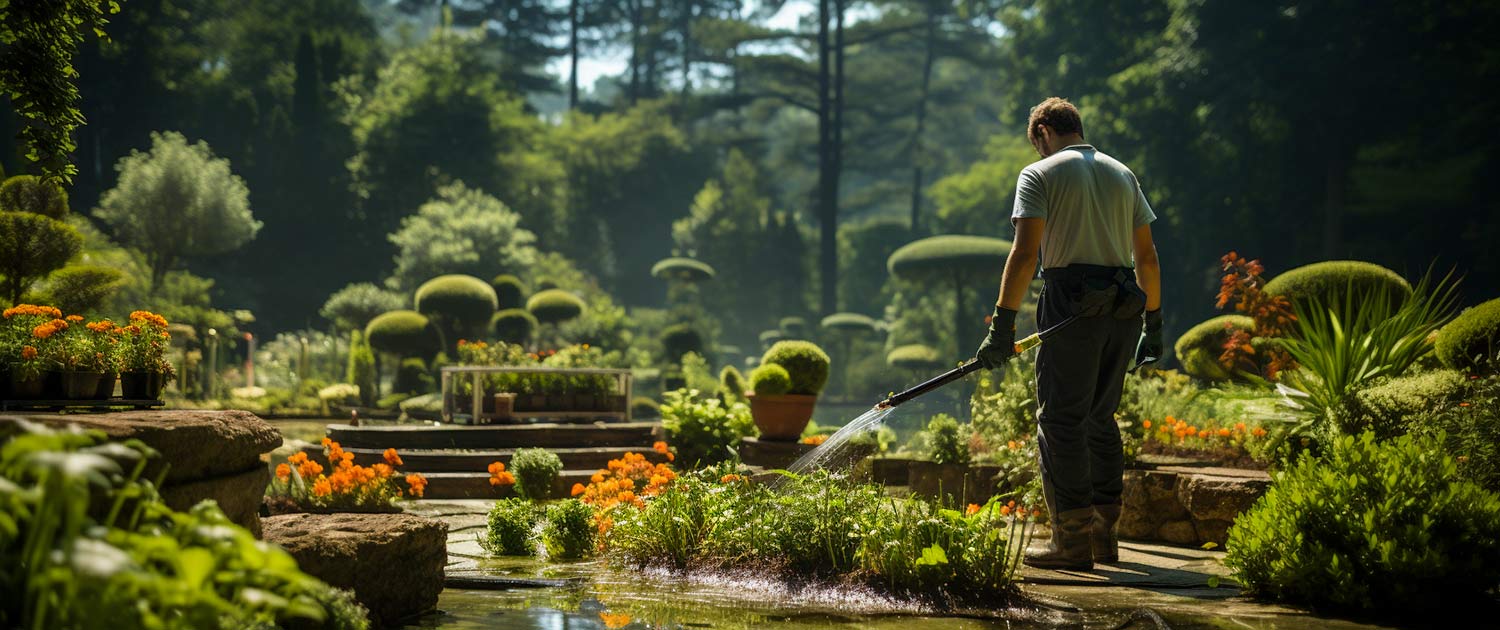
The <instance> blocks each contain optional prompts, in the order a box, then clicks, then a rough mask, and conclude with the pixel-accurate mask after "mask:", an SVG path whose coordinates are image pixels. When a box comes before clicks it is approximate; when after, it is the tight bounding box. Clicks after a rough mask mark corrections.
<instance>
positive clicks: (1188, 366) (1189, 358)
mask: <svg viewBox="0 0 1500 630" xmlns="http://www.w3.org/2000/svg"><path fill="white" fill-rule="evenodd" d="M1235 330H1243V331H1246V332H1249V331H1252V330H1255V320H1253V319H1250V318H1249V317H1246V316H1244V315H1220V316H1218V317H1215V318H1213V319H1210V320H1208V321H1206V322H1203V323H1201V324H1198V325H1197V326H1194V327H1192V328H1189V329H1188V330H1187V332H1185V333H1182V336H1180V337H1178V338H1177V344H1176V345H1175V346H1174V349H1175V351H1176V353H1177V362H1178V363H1179V364H1181V365H1182V371H1183V372H1184V373H1186V374H1190V375H1192V376H1195V377H1197V378H1200V379H1203V380H1205V381H1225V380H1229V378H1230V376H1231V375H1230V373H1229V371H1228V370H1226V369H1224V366H1222V365H1220V364H1219V355H1221V354H1223V353H1224V342H1225V341H1226V340H1228V339H1229V335H1230V333H1231V332H1233V331H1235Z"/></svg>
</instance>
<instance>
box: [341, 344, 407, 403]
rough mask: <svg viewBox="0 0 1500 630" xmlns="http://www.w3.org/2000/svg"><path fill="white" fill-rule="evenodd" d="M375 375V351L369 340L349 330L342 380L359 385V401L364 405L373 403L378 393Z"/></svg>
mask: <svg viewBox="0 0 1500 630" xmlns="http://www.w3.org/2000/svg"><path fill="white" fill-rule="evenodd" d="M375 376H376V375H375V352H374V351H373V350H371V349H370V344H369V342H367V341H365V335H364V333H363V332H361V331H359V330H352V331H349V370H348V373H347V374H346V375H345V377H344V380H346V381H348V382H350V383H353V384H354V385H355V386H357V387H359V400H360V403H361V404H363V405H364V406H366V407H369V406H372V405H373V404H374V403H375V396H376V394H377V393H378V392H377V391H376V388H375ZM397 402H400V401H397ZM393 404H394V403H393Z"/></svg>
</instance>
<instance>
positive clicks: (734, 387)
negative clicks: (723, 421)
mask: <svg viewBox="0 0 1500 630" xmlns="http://www.w3.org/2000/svg"><path fill="white" fill-rule="evenodd" d="M719 398H721V399H723V400H724V402H725V403H733V402H745V375H743V374H740V371H739V370H738V369H736V368H735V367H734V366H733V365H726V366H724V369H722V370H719Z"/></svg>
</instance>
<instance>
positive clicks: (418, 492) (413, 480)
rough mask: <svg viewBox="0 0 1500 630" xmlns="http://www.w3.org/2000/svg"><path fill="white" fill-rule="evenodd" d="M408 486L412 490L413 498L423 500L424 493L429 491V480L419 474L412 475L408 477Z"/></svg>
mask: <svg viewBox="0 0 1500 630" xmlns="http://www.w3.org/2000/svg"><path fill="white" fill-rule="evenodd" d="M406 485H407V486H409V487H410V488H411V495H412V496H414V497H417V498H421V497H422V492H423V491H425V490H426V489H427V478H426V477H423V476H422V475H419V474H417V473H411V474H409V475H407V476H406Z"/></svg>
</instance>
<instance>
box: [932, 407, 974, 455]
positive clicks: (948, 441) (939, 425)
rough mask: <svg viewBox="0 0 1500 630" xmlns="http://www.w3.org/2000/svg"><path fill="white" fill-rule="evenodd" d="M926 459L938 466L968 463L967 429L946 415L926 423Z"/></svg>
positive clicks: (943, 414) (937, 416)
mask: <svg viewBox="0 0 1500 630" xmlns="http://www.w3.org/2000/svg"><path fill="white" fill-rule="evenodd" d="M922 431H923V432H924V433H926V434H927V440H926V442H927V453H926V455H927V458H928V459H931V460H932V461H934V462H937V463H939V464H967V463H969V431H970V429H969V427H968V426H967V425H964V424H960V423H959V421H958V420H957V419H955V418H954V417H953V416H950V415H948V414H946V413H940V414H937V415H935V416H933V417H932V419H931V420H928V421H927V427H926V428H925V429H923V430H922Z"/></svg>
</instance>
